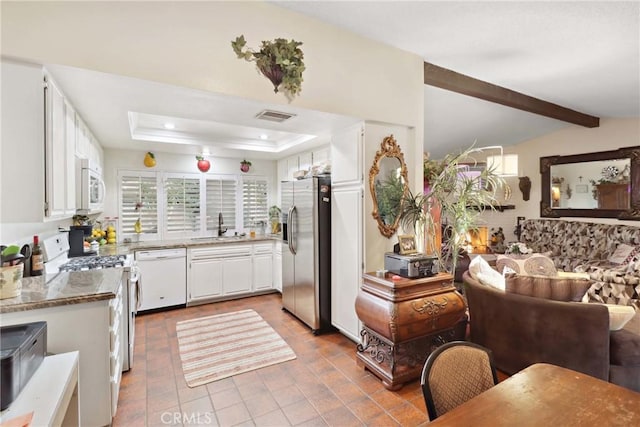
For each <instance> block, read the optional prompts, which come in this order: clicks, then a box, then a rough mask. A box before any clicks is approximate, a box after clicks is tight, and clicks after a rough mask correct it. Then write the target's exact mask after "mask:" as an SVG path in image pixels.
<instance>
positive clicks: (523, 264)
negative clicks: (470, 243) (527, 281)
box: [496, 254, 558, 276]
mask: <svg viewBox="0 0 640 427" xmlns="http://www.w3.org/2000/svg"><path fill="white" fill-rule="evenodd" d="M505 267H509V268H510V269H512V270H513V271H515V272H516V273H518V274H537V275H541V276H556V275H557V273H558V271H557V270H556V266H555V265H554V264H553V260H552V259H551V258H549V257H548V256H545V255H542V254H531V255H525V256H522V255H516V256H513V255H498V258H497V260H496V268H497V269H498V271H499V272H502V271H503V270H504V268H505Z"/></svg>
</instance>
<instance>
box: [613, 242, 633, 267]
mask: <svg viewBox="0 0 640 427" xmlns="http://www.w3.org/2000/svg"><path fill="white" fill-rule="evenodd" d="M638 254H640V246H630V245H627V244H625V243H620V244H619V245H618V247H617V248H616V250H615V251H614V252H613V253H612V254H611V255H610V256H609V262H610V263H612V264H617V265H624V264H628V263H630V262H631V261H633V259H634V258H635V257H636V255H638Z"/></svg>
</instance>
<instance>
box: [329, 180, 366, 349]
mask: <svg viewBox="0 0 640 427" xmlns="http://www.w3.org/2000/svg"><path fill="white" fill-rule="evenodd" d="M331 190H332V202H333V203H332V209H331V235H332V239H331V323H332V324H333V326H335V327H336V328H338V329H339V330H340V331H341V332H342V333H343V334H345V335H346V336H348V337H349V338H351V339H352V340H354V341H359V336H360V327H361V325H360V320H359V319H358V315H357V314H356V310H355V303H356V297H357V296H358V292H359V290H360V284H361V283H362V274H363V273H364V271H363V268H362V226H361V222H362V189H361V188H345V189H341V188H337V189H336V188H335V187H332V189H331Z"/></svg>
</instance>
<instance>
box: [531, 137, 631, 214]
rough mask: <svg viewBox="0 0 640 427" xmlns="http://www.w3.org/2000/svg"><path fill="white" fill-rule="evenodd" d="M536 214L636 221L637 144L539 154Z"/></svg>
mask: <svg viewBox="0 0 640 427" xmlns="http://www.w3.org/2000/svg"><path fill="white" fill-rule="evenodd" d="M540 174H541V175H542V183H541V185H542V187H541V188H542V190H541V194H542V201H541V202H540V216H541V217H547V218H558V217H593V218H618V219H622V220H633V221H640V146H635V147H625V148H620V149H618V150H611V151H599V152H595V153H586V154H575V155H570V156H548V157H541V158H540Z"/></svg>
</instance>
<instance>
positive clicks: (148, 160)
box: [144, 151, 156, 168]
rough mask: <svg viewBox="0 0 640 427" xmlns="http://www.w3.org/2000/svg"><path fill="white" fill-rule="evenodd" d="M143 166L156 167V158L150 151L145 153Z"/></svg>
mask: <svg viewBox="0 0 640 427" xmlns="http://www.w3.org/2000/svg"><path fill="white" fill-rule="evenodd" d="M144 165H145V166H146V167H148V168H152V167H154V166H155V165H156V156H155V155H154V154H153V153H152V152H151V151H147V154H145V155H144Z"/></svg>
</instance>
